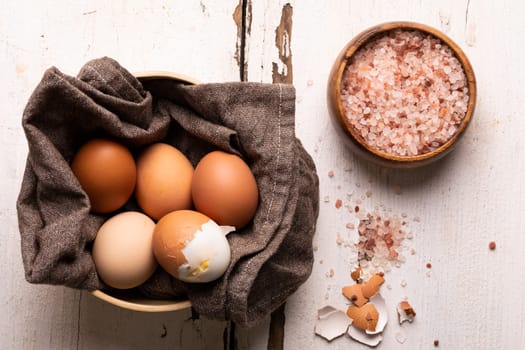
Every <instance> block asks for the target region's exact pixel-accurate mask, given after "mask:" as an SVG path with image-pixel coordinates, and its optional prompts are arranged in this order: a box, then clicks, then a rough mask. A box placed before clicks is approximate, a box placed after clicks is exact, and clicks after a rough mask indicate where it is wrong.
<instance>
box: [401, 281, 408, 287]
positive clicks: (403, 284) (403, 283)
mask: <svg viewBox="0 0 525 350" xmlns="http://www.w3.org/2000/svg"><path fill="white" fill-rule="evenodd" d="M400 285H401V287H403V288H405V287H406V286H407V281H405V280H401V283H400Z"/></svg>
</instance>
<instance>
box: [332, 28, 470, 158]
mask: <svg viewBox="0 0 525 350" xmlns="http://www.w3.org/2000/svg"><path fill="white" fill-rule="evenodd" d="M475 103H476V79H475V76H474V71H473V69H472V66H471V64H470V62H469V60H468V58H467V56H466V55H465V53H464V52H463V51H462V50H461V49H460V47H459V46H458V45H457V44H456V43H454V41H452V40H451V39H450V38H449V37H447V36H446V35H445V34H443V33H441V32H440V31H438V30H436V29H434V28H431V27H429V26H426V25H423V24H419V23H413V22H389V23H383V24H380V25H377V26H374V27H372V28H369V29H367V30H365V31H363V32H361V33H360V34H358V35H357V36H356V37H355V38H354V39H352V40H351V41H350V42H349V43H348V44H347V45H346V46H345V47H344V49H343V50H342V51H341V53H340V54H339V56H338V57H337V59H336V61H335V63H334V65H333V67H332V71H331V73H330V77H329V81H328V107H329V110H330V115H331V118H332V121H333V124H334V126H335V128H336V130H337V131H338V133H339V134H340V136H341V137H342V139H343V140H344V142H345V143H346V144H347V145H348V146H349V148H350V149H351V150H352V151H353V152H355V153H356V154H358V155H360V156H362V157H364V158H365V159H367V160H369V161H372V162H375V163H377V164H380V165H383V166H388V167H395V168H414V167H418V166H421V165H425V164H429V163H431V162H433V161H435V160H437V159H440V158H442V157H443V156H445V155H446V154H448V153H449V152H450V151H452V150H453V149H454V147H455V145H456V144H457V141H458V140H459V139H460V138H461V136H462V135H463V134H464V133H465V130H466V129H467V127H468V125H469V123H470V121H471V119H472V115H473V113H474V109H475Z"/></svg>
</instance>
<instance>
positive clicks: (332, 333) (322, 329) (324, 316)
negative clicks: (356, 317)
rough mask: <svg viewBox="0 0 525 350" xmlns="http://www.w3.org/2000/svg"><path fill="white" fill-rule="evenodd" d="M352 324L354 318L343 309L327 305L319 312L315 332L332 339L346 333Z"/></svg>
mask: <svg viewBox="0 0 525 350" xmlns="http://www.w3.org/2000/svg"><path fill="white" fill-rule="evenodd" d="M351 324H352V320H351V319H350V318H348V316H347V315H346V314H345V313H344V312H343V311H340V310H337V309H335V308H334V307H332V306H325V307H323V308H321V309H319V310H318V312H317V322H316V324H315V334H317V335H318V336H320V337H323V338H325V339H326V340H328V341H332V340H334V339H335V338H338V337H340V336H342V335H343V334H345V333H346V332H347V330H348V327H349V326H350V325H351Z"/></svg>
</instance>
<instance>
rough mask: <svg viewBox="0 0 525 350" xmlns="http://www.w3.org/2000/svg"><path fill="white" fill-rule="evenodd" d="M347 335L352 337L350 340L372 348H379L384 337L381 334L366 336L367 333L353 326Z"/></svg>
mask: <svg viewBox="0 0 525 350" xmlns="http://www.w3.org/2000/svg"><path fill="white" fill-rule="evenodd" d="M347 334H348V335H349V336H350V338H352V339H354V340H356V341H358V342H360V343H362V344H365V345H368V346H371V347H376V346H378V345H379V343H381V341H382V340H383V336H382V335H381V334H375V335H372V334H366V333H365V332H363V331H361V330H360V329H357V328H355V327H353V326H350V327H348V332H347Z"/></svg>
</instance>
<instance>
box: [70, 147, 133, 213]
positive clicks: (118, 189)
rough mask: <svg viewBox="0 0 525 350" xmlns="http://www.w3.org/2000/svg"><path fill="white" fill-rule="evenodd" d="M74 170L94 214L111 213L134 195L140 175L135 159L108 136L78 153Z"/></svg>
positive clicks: (72, 166)
mask: <svg viewBox="0 0 525 350" xmlns="http://www.w3.org/2000/svg"><path fill="white" fill-rule="evenodd" d="M71 169H72V170H73V173H74V174H75V176H76V177H77V179H78V181H79V183H80V186H82V189H83V190H84V191H85V192H86V194H87V195H88V197H89V201H90V204H91V210H92V211H93V212H95V213H100V214H102V213H109V212H112V211H114V210H116V209H118V208H120V207H121V206H123V205H124V204H125V203H126V202H127V201H128V199H129V197H131V195H132V194H133V189H134V188H135V182H136V177H137V170H136V167H135V160H134V159H133V156H132V154H131V152H130V151H129V150H128V149H127V148H126V147H124V146H122V145H121V144H119V143H117V142H114V141H111V140H107V139H94V140H91V141H89V142H87V143H86V144H84V145H83V146H82V147H81V148H80V149H79V150H78V152H77V153H76V154H75V157H74V158H73V162H72V164H71Z"/></svg>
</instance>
